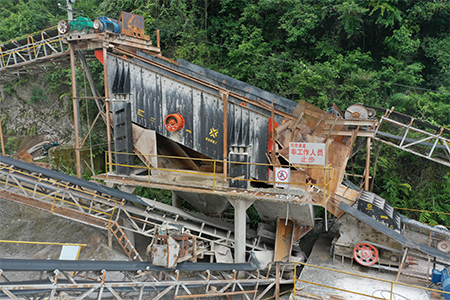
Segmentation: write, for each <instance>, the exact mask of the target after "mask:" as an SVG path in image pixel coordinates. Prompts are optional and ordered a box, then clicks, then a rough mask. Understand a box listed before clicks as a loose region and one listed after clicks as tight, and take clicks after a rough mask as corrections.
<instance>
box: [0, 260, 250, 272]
mask: <svg viewBox="0 0 450 300" xmlns="http://www.w3.org/2000/svg"><path fill="white" fill-rule="evenodd" d="M0 269H1V270H3V271H54V270H59V271H101V270H105V271H129V272H136V271H139V270H140V271H146V270H148V271H170V270H172V269H167V268H164V267H160V266H155V265H153V264H152V262H151V261H96V260H77V261H71V260H47V259H0ZM176 269H177V270H179V271H206V270H210V271H233V270H236V271H254V270H256V269H257V268H256V266H255V265H253V264H251V263H231V264H228V263H192V262H182V263H179V264H177V267H176Z"/></svg>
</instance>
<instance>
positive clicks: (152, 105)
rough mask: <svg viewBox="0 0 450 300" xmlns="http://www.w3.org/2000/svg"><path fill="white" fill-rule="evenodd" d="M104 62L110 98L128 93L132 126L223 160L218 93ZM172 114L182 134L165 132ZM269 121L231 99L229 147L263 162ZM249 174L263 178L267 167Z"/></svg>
mask: <svg viewBox="0 0 450 300" xmlns="http://www.w3.org/2000/svg"><path fill="white" fill-rule="evenodd" d="M107 61H108V70H109V76H110V78H114V84H113V86H112V87H111V88H110V93H111V95H112V96H111V97H116V98H121V97H122V98H123V94H127V99H128V101H130V102H131V110H132V115H131V118H132V122H134V123H135V124H138V125H139V126H142V127H144V128H146V129H151V130H155V131H156V132H157V133H158V134H161V135H163V136H165V137H167V138H169V139H172V140H173V141H176V142H178V143H180V144H182V145H184V146H186V147H188V148H190V149H193V150H195V151H198V152H200V153H202V154H204V155H207V156H209V157H211V158H214V159H217V160H222V159H223V122H224V120H223V116H224V108H223V105H224V103H223V100H222V98H221V97H220V95H219V92H218V90H212V89H211V88H210V87H206V86H205V87H204V88H203V87H202V86H201V84H199V83H198V82H194V81H190V80H189V79H187V78H181V77H180V76H179V75H176V74H171V73H170V72H169V71H167V70H162V69H161V70H158V68H157V67H155V66H145V64H144V63H143V62H140V64H135V63H133V62H130V61H127V60H126V59H124V58H121V57H117V56H114V55H108V60H107ZM181 79H182V80H181ZM128 80H129V83H128ZM128 85H129V86H130V88H129V89H128ZM127 92H128V93H127ZM174 113H178V114H180V115H181V116H183V118H184V121H185V124H184V127H183V128H182V129H181V130H180V131H175V132H171V131H169V130H167V129H166V128H165V126H164V119H165V117H166V116H167V115H169V114H174ZM268 120H269V116H267V115H264V114H262V113H259V112H256V111H253V110H250V109H248V108H247V107H245V106H242V105H240V101H239V100H238V99H234V98H233V97H230V98H229V102H228V128H227V130H228V142H227V143H228V145H229V146H230V147H231V146H239V147H250V148H249V149H250V151H251V152H250V153H249V156H250V161H251V162H253V163H266V162H267V159H266V152H267V147H268V146H267V144H268ZM250 172H251V176H252V177H254V178H257V179H259V180H266V179H267V167H265V166H252V167H251V170H250Z"/></svg>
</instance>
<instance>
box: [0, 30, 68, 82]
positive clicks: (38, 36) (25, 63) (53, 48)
mask: <svg viewBox="0 0 450 300" xmlns="http://www.w3.org/2000/svg"><path fill="white" fill-rule="evenodd" d="M68 49H69V45H68V44H66V43H63V37H62V36H61V35H59V33H58V30H57V29H56V27H52V28H49V29H45V30H43V31H41V32H37V33H33V34H30V35H27V36H24V37H21V38H18V39H14V40H10V41H7V42H4V43H2V44H1V45H0V82H7V81H10V80H14V79H18V78H19V77H20V75H25V74H27V75H33V74H37V73H41V72H44V71H46V67H47V65H48V64H52V65H54V66H59V62H60V61H61V60H63V59H67V58H68V56H69V51H68ZM67 62H68V60H67Z"/></svg>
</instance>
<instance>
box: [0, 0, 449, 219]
mask: <svg viewBox="0 0 450 300" xmlns="http://www.w3.org/2000/svg"><path fill="white" fill-rule="evenodd" d="M60 2H64V1H60ZM74 7H76V8H78V9H82V10H84V12H85V13H84V16H86V17H90V18H93V17H96V16H100V15H106V16H109V17H112V18H118V17H119V14H120V12H121V11H122V10H124V11H128V12H132V13H137V14H140V15H143V16H144V17H145V18H146V31H147V34H149V35H150V36H151V38H152V40H156V33H155V30H156V29H160V30H161V45H162V49H163V54H164V55H165V56H166V57H169V58H172V59H176V58H183V59H186V60H189V61H192V62H194V63H197V64H200V65H203V66H205V67H208V68H211V69H213V70H216V71H218V72H221V73H224V74H226V75H229V76H232V77H234V78H237V79H239V80H242V81H245V82H247V83H249V84H253V85H255V86H258V87H260V88H262V89H264V90H267V91H270V92H272V93H276V94H279V95H281V96H284V97H286V98H289V99H292V100H297V101H298V100H301V99H303V100H306V101H308V102H310V103H312V104H314V105H316V106H318V107H319V108H321V109H324V110H326V109H327V108H328V107H330V106H331V105H332V104H333V103H335V104H337V105H338V106H339V107H340V108H341V109H345V108H347V107H348V106H349V105H351V104H354V103H365V104H370V105H374V106H382V107H386V108H390V107H392V106H395V108H396V111H399V112H403V113H406V114H409V115H412V116H414V117H416V118H420V119H423V120H427V121H429V122H431V123H434V124H440V125H443V126H447V127H450V114H449V112H450V68H449V64H450V35H449V32H450V23H449V21H448V20H449V17H448V16H449V15H450V2H449V1H444V0H436V1H428V0H415V1H405V0H190V1H187V0H159V1H151V0H139V1H131V0H78V1H77V2H76V3H75V4H74ZM63 18H65V12H63V11H61V10H59V9H58V8H57V1H53V0H28V1H27V0H20V1H8V0H0V29H1V30H0V40H2V41H5V40H8V39H11V38H15V37H17V36H19V35H22V34H26V33H30V32H33V31H36V30H39V29H43V28H46V27H50V26H53V25H56V23H57V21H58V20H60V19H63ZM60 72H61V73H54V74H49V76H52V77H55V78H53V79H58V78H57V77H58V76H59V78H60V79H61V80H60V82H61V86H63V87H64V88H65V89H67V80H66V79H67V76H68V74H67V73H65V72H64V71H60ZM97 76H98V78H99V81H96V82H101V79H100V78H101V74H100V75H98V74H97ZM53 82H57V81H56V80H53ZM78 82H79V84H80V87H81V84H82V83H80V80H79V81H78ZM51 88H53V89H56V90H58V87H57V86H53V87H51ZM63 90H64V89H60V91H63ZM101 90H102V89H101V88H100V87H99V91H101ZM5 91H6V92H7V93H9V92H12V90H11V89H10V88H8V86H7V88H6V90H5ZM67 92H69V91H67V90H64V93H67ZM89 108H90V107H89ZM362 152H363V151H362ZM373 152H374V151H373ZM372 155H373V158H374V156H375V155H374V154H372ZM363 159H364V153H362V154H361V155H360V156H356V157H355V158H354V160H353V162H354V163H355V165H358V164H359V165H363V164H362V163H361V162H362V161H363ZM355 170H357V171H358V169H356V168H355ZM355 172H356V171H355ZM360 173H361V172H360ZM372 174H373V170H372ZM448 174H449V169H448V167H443V166H439V165H437V164H435V163H433V162H429V161H427V160H425V159H422V158H419V157H416V156H414V155H412V154H409V153H406V152H401V151H399V150H395V149H393V148H390V147H387V146H384V145H383V146H382V149H381V151H380V157H379V160H378V166H377V176H376V181H375V185H374V192H376V193H378V194H380V195H382V196H383V197H385V198H386V199H388V200H389V201H390V202H391V203H392V204H393V205H394V206H402V207H410V208H420V209H426V210H435V211H444V212H448V211H449V209H450V206H449V205H450V200H449V199H450V177H449V175H448ZM150 198H152V197H150ZM411 216H413V217H415V218H417V219H420V220H422V221H426V222H430V223H442V224H445V225H450V223H449V221H448V218H447V217H441V216H436V215H434V214H428V213H422V214H420V215H418V214H416V213H414V212H412V213H411Z"/></svg>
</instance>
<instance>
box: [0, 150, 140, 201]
mask: <svg viewBox="0 0 450 300" xmlns="http://www.w3.org/2000/svg"><path fill="white" fill-rule="evenodd" d="M0 162H2V163H5V164H8V165H13V166H16V167H18V168H20V169H24V170H28V171H30V172H35V173H38V174H42V175H45V176H48V177H51V178H54V179H58V180H62V181H65V182H70V183H72V184H74V185H78V186H82V187H85V188H88V189H91V190H94V191H97V192H99V193H103V194H108V195H111V196H114V197H117V198H119V199H125V200H128V201H131V202H134V203H138V204H142V205H145V206H148V204H147V203H146V202H145V201H143V200H142V199H141V198H140V197H139V196H136V195H133V194H129V193H125V192H122V191H119V190H116V189H112V188H109V187H107V186H105V185H102V184H98V183H95V182H91V181H86V180H83V179H80V178H77V177H73V176H70V175H66V174H62V173H59V172H56V171H53V170H49V169H46V168H42V167H39V166H36V165H33V164H29V163H26V162H23V161H20V160H16V159H13V158H9V157H6V156H3V155H0Z"/></svg>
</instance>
